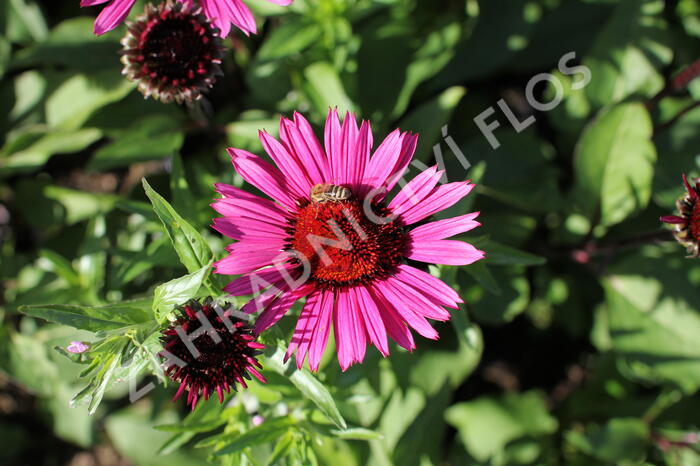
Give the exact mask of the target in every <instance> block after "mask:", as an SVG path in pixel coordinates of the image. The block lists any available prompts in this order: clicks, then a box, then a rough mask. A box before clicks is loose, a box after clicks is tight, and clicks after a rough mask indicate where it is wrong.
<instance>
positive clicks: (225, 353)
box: [162, 298, 265, 410]
mask: <svg viewBox="0 0 700 466" xmlns="http://www.w3.org/2000/svg"><path fill="white" fill-rule="evenodd" d="M216 306H217V305H216V304H214V303H213V301H212V300H211V298H207V299H205V300H204V302H203V303H199V302H198V301H196V300H190V301H189V302H188V303H187V304H185V305H184V306H181V307H180V308H179V309H178V311H179V317H178V319H177V320H176V321H175V322H174V323H173V324H172V325H170V326H169V327H168V328H167V329H165V331H163V337H162V342H163V349H164V350H166V351H168V352H169V353H170V354H172V355H174V356H175V357H177V358H178V359H179V361H178V360H176V359H174V358H172V357H168V355H166V354H165V353H164V357H165V358H166V360H167V363H166V365H167V367H166V369H165V373H166V374H167V375H168V376H169V377H170V378H171V379H172V380H174V381H176V382H178V383H179V384H180V387H179V388H178V390H177V393H175V397H174V398H173V401H174V400H176V399H178V398H179V397H180V395H182V394H183V393H184V392H185V391H188V392H189V393H188V395H187V404H188V405H190V406H191V407H192V409H193V410H194V408H195V407H196V406H197V401H198V400H200V399H202V398H204V399H205V400H208V399H209V397H210V396H211V395H213V394H214V393H216V394H217V395H218V397H219V401H220V402H222V403H223V402H224V392H226V393H229V392H230V390H231V389H234V390H236V385H237V384H240V385H241V386H242V387H243V388H247V387H248V385H247V384H246V379H248V380H250V375H252V376H254V377H255V378H256V379H258V380H260V381H261V382H263V383H265V378H264V377H263V376H262V375H261V374H260V372H258V370H257V369H256V367H257V368H260V369H261V368H262V366H261V365H260V363H258V361H257V359H256V357H257V356H258V355H259V354H260V353H261V351H260V350H261V349H262V348H264V347H265V346H264V345H263V344H261V343H258V342H256V341H255V336H254V335H253V334H252V331H251V328H250V327H249V326H248V325H247V324H246V322H244V321H243V320H241V319H239V318H237V317H236V316H235V315H234V314H233V313H232V310H233V309H232V307H231V305H230V304H228V303H224V304H223V305H221V307H220V308H219V312H216ZM222 315H223V316H224V317H223V318H222V317H221V316H222ZM203 322H204V324H203ZM202 325H205V327H204V328H203V329H202ZM200 329H202V330H201V331H200ZM198 332H199V333H201V335H198ZM193 334H194V335H195V336H196V338H194V337H191V335H193ZM193 348H194V350H193ZM183 363H184V364H183Z"/></svg>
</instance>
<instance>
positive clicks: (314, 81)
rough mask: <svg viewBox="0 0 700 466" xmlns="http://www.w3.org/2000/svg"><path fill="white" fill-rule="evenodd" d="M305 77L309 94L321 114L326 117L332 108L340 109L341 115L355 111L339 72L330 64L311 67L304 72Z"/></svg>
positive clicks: (318, 64)
mask: <svg viewBox="0 0 700 466" xmlns="http://www.w3.org/2000/svg"><path fill="white" fill-rule="evenodd" d="M304 77H305V81H304V86H305V88H306V90H307V93H308V94H309V97H310V98H311V100H312V101H313V102H314V104H315V105H316V111H317V112H319V113H320V114H322V115H325V114H326V113H327V112H328V109H329V108H332V107H336V108H338V111H339V112H340V113H341V115H343V114H345V112H346V111H353V110H354V109H355V104H354V103H353V102H352V100H350V97H348V95H347V93H346V92H345V88H344V87H343V83H342V82H341V81H340V77H339V76H338V72H337V71H336V69H335V68H334V67H333V65H331V64H330V63H326V62H316V63H314V64H312V65H309V66H308V67H307V68H306V69H305V70H304Z"/></svg>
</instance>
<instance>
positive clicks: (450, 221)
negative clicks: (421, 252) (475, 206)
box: [409, 212, 481, 241]
mask: <svg viewBox="0 0 700 466" xmlns="http://www.w3.org/2000/svg"><path fill="white" fill-rule="evenodd" d="M478 215H479V212H473V213H471V214H466V215H461V216H459V217H453V218H447V219H445V220H438V221H436V222H430V223H426V224H425V225H421V226H419V227H416V228H414V229H413V230H411V231H410V232H409V236H410V237H411V238H412V239H413V240H414V241H420V240H424V239H433V240H435V239H445V238H449V237H451V236H455V235H458V234H460V233H464V232H467V231H469V230H472V229H474V228H476V227H478V226H479V225H481V223H479V222H477V221H475V220H474V219H475V218H476V217H477V216H478Z"/></svg>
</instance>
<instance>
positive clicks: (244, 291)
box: [224, 264, 296, 296]
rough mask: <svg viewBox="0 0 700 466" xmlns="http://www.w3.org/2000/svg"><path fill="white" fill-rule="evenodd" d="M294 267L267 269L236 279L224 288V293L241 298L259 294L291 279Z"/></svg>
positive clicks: (286, 265)
mask: <svg viewBox="0 0 700 466" xmlns="http://www.w3.org/2000/svg"><path fill="white" fill-rule="evenodd" d="M295 268H296V266H294V265H291V264H284V265H280V266H279V267H269V268H267V269H262V270H258V271H255V272H252V273H249V274H246V275H243V276H241V277H238V278H237V279H235V280H234V281H232V282H231V283H229V284H228V285H226V286H225V287H224V291H225V292H227V293H228V294H230V295H231V296H243V295H248V294H256V293H259V292H260V290H264V289H266V288H268V287H269V286H271V285H273V284H274V283H278V282H281V281H285V279H290V277H293V270H294V269H295Z"/></svg>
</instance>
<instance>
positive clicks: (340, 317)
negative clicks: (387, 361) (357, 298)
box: [333, 290, 355, 372]
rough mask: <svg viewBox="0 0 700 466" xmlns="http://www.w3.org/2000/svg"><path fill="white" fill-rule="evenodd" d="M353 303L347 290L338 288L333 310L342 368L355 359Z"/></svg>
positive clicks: (334, 327) (339, 360)
mask: <svg viewBox="0 0 700 466" xmlns="http://www.w3.org/2000/svg"><path fill="white" fill-rule="evenodd" d="M351 306H352V303H351V302H350V299H349V294H348V292H347V290H338V291H337V294H336V300H335V309H334V312H333V330H334V332H335V344H336V346H337V350H338V362H339V363H340V368H341V369H342V370H343V372H344V371H345V370H347V368H348V367H350V365H351V364H352V363H353V362H354V361H355V344H354V343H355V342H354V341H353V338H354V329H353V327H352V325H353V324H352V322H351V319H352V317H351V313H352V307H351Z"/></svg>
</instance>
